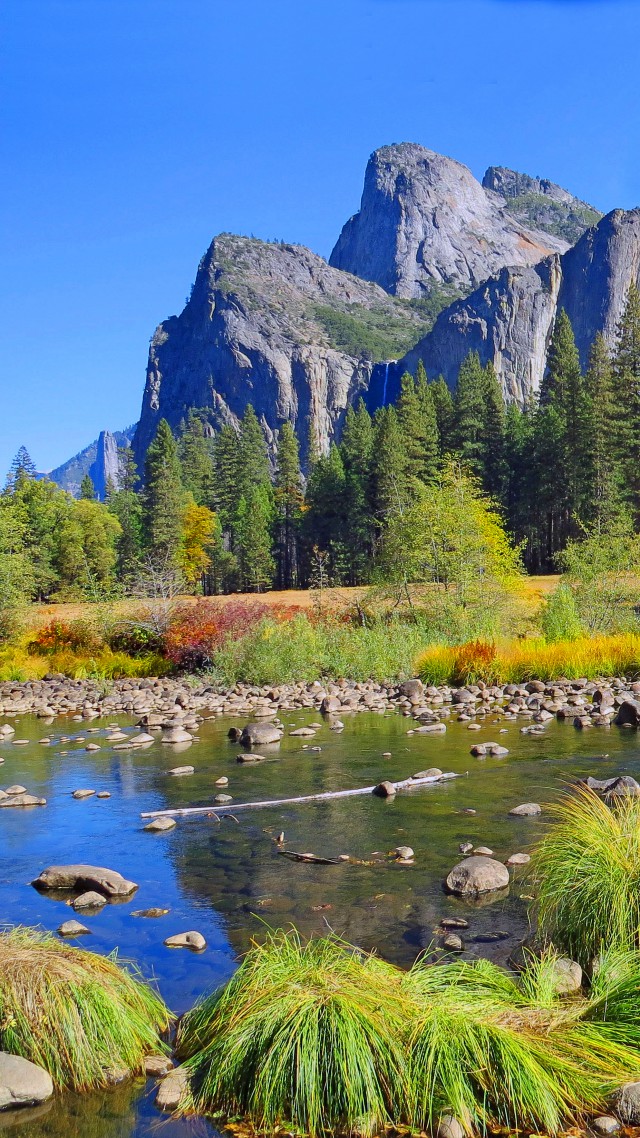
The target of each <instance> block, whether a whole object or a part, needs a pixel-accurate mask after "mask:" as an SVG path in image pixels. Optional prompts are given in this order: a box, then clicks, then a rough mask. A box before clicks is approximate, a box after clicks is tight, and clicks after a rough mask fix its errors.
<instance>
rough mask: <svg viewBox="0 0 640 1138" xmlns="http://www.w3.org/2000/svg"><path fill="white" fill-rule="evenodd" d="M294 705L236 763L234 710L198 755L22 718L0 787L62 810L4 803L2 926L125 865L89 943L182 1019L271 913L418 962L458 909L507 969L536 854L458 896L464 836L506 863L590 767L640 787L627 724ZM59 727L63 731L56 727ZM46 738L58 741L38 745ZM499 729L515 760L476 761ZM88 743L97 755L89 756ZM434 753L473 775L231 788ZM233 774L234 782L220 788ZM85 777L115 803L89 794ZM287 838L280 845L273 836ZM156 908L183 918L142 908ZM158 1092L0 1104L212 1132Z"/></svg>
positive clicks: (633, 736)
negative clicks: (380, 789)
mask: <svg viewBox="0 0 640 1138" xmlns="http://www.w3.org/2000/svg"><path fill="white" fill-rule="evenodd" d="M281 717H282V720H283V722H284V724H285V725H286V733H285V736H284V738H283V740H282V742H281V744H280V745H279V746H277V747H276V748H262V749H260V748H256V750H259V751H261V753H262V754H264V755H265V761H264V762H261V763H259V764H244V763H238V762H237V760H236V756H237V754H238V752H239V751H240V750H241V748H240V747H239V746H238V745H236V744H232V743H231V742H230V741H229V739H228V737H227V733H228V730H229V727H230V726H237V725H238V723H239V720H238V719H229V718H224V717H218V718H215V719H209V720H206V721H205V722H203V723H202V725H201V727H200V729H199V731H198V738H197V740H196V741H194V742H193V743H192V744H190V745H188V746H187V749H186V750H182V749H181V748H177V747H175V746H173V747H172V746H170V745H167V744H163V743H161V742H160V740H159V739H158V741H157V742H153V743H151V744H148V745H146V746H145V747H143V748H140V749H135V750H116V749H114V748H113V745H112V744H110V743H108V742H107V741H106V735H107V734H108V733H109V725H110V724H115V723H117V724H118V726H119V727H120V728H121V729H122V730H123V731H125V732H132V733H134V732H135V727H134V722H135V721H134V719H133V718H127V717H124V716H119V717H113V716H110V717H109V719H108V720H106V719H105V720H101V719H95V720H92V721H91V722H90V723H89V724H85V723H78V722H74V721H72V720H71V719H70V718H68V719H63V718H57V719H56V720H55V721H54V722H53V723H50V724H48V725H46V726H45V725H44V724H43V722H42V720H38V719H36V718H35V717H31V716H22V717H21V718H20V719H19V720H13V721H12V723H13V726H15V728H16V734H15V735H14V736H13V738H14V739H26V740H28V742H27V743H26V744H24V745H16V744H15V743H12V742H10V741H9V742H4V743H3V744H2V745H0V755H2V757H3V758H4V760H5V761H4V763H3V764H2V765H1V766H0V787H6V786H9V785H11V784H16V783H20V784H22V785H24V786H25V787H26V788H27V790H28V791H29V792H30V793H33V794H36V795H40V796H42V797H44V798H46V799H47V805H46V806H44V807H31V808H26V809H19V808H16V809H3V810H1V811H0V858H1V861H0V879H1V884H2V891H1V896H2V921H3V923H7V924H29V925H39V926H41V927H42V928H45V929H50V930H55V929H57V927H58V926H59V925H60V924H61V923H62V922H63V921H65V920H68V919H69V918H70V917H72V916H74V914H73V911H72V910H70V909H69V908H68V907H67V905H66V903H65V901H64V899H52V897H51V896H47V895H46V894H40V893H38V892H36V890H34V889H33V887H32V886H31V884H30V882H31V881H32V880H33V879H34V878H35V877H36V876H37V875H38V873H39V872H40V871H41V870H42V869H44V868H45V867H46V866H48V865H51V864H61V863H73V862H85V863H90V864H93V865H102V866H107V867H109V868H111V869H115V870H118V871H119V872H120V873H122V874H123V875H124V876H125V877H127V878H129V879H131V880H133V881H135V882H137V883H138V886H139V888H138V890H137V891H136V893H135V894H134V895H133V897H131V898H128V899H127V900H126V901H125V902H122V903H110V904H107V905H106V906H105V907H104V908H103V909H102V910H101V911H100V912H98V913H91V914H87V915H84V914H78V917H79V919H80V920H82V923H83V924H86V925H87V926H88V927H89V929H90V930H91V931H90V935H87V936H83V937H82V938H81V939H80V940H78V941H77V942H76V943H78V944H81V945H82V947H83V948H88V949H91V950H94V951H96V952H100V953H108V952H112V951H114V950H117V951H118V955H119V957H120V958H121V959H123V960H131V961H135V963H136V964H137V965H139V967H140V968H141V969H142V971H143V972H144V973H145V975H146V976H148V977H153V978H155V981H156V982H157V985H158V987H159V989H160V992H161V993H162V995H163V997H164V999H165V1000H166V1001H167V1003H168V1004H169V1006H170V1007H171V1008H172V1010H173V1011H175V1012H176V1013H178V1014H180V1013H182V1012H184V1011H185V1010H186V1009H187V1008H189V1007H190V1006H191V1005H192V1004H193V1003H194V1001H195V1000H196V999H197V997H198V996H199V995H201V994H202V993H203V992H204V991H207V990H209V989H211V988H212V987H215V986H216V985H218V984H219V983H221V982H223V981H224V980H226V979H227V978H228V977H229V976H230V975H231V973H232V972H233V970H234V968H235V965H236V961H237V959H238V955H239V954H240V953H241V952H242V951H243V950H245V949H246V948H247V946H248V945H249V943H250V940H251V938H252V937H253V936H258V937H259V936H260V934H261V932H262V931H263V930H264V927H265V925H268V926H271V927H274V928H277V927H283V926H290V925H295V926H296V927H297V928H298V929H300V930H301V931H302V932H303V933H304V934H311V933H316V934H322V933H325V932H327V931H328V930H329V929H331V930H333V931H334V932H336V933H339V934H340V935H342V936H344V937H345V938H346V939H347V940H349V941H352V942H355V943H357V944H359V945H361V946H362V947H364V948H367V949H370V948H375V949H377V950H378V952H379V953H380V954H381V955H382V956H383V957H385V958H386V959H388V960H391V961H393V962H394V963H397V964H400V965H410V964H411V963H412V962H413V961H414V960H415V958H416V956H417V955H418V954H419V953H420V952H422V951H423V950H426V949H430V950H431V951H434V952H436V953H437V952H439V951H441V948H440V944H441V939H442V930H441V929H440V930H439V929H438V923H439V921H440V920H441V919H442V918H443V917H447V916H449V917H450V916H461V917H464V918H465V919H466V920H467V921H468V925H469V927H468V929H465V930H464V931H463V934H462V935H463V939H464V944H465V952H466V953H467V954H468V955H471V956H474V955H480V956H490V957H491V958H492V959H494V960H497V961H498V962H499V963H505V962H506V961H507V959H508V956H509V954H510V952H511V951H512V950H513V949H514V947H515V946H516V945H517V944H518V943H519V942H520V941H521V940H522V938H523V937H524V936H525V935H526V933H527V930H528V917H527V905H528V899H529V897H530V896H531V889H532V884H531V881H530V879H529V878H528V870H527V867H526V866H524V867H520V868H517V869H516V870H514V871H512V882H511V886H510V888H509V890H508V892H507V893H501V894H500V895H492V894H490V895H486V896H484V897H482V898H480V899H479V901H477V902H472V901H464V900H461V899H457V898H454V897H452V896H449V895H447V894H446V893H445V892H444V890H443V881H444V878H445V877H446V875H447V873H448V872H449V870H450V869H451V868H452V866H453V865H455V864H456V862H458V861H460V860H461V854H460V852H459V845H460V844H461V843H465V842H470V843H473V845H474V846H487V847H489V848H490V849H491V850H492V851H494V854H495V857H496V858H498V859H499V860H501V861H505V860H506V859H507V858H508V857H509V856H510V855H511V854H513V853H519V852H524V853H526V852H527V851H529V850H530V848H531V846H532V845H533V844H534V842H535V841H536V840H537V838H539V836H540V835H541V833H542V832H543V831H544V827H545V825H547V824H548V821H547V820H546V818H545V812H544V809H543V812H542V813H541V814H540V815H538V816H534V817H513V816H510V815H509V810H510V809H511V808H512V807H514V806H517V805H519V804H520V803H523V802H538V803H541V804H542V805H543V807H544V804H545V803H548V802H550V801H552V800H553V799H554V798H555V797H557V796H558V794H559V793H561V792H562V789H563V787H565V786H566V785H567V783H569V782H573V781H575V780H576V779H577V778H580V777H583V776H586V775H587V774H595V775H597V776H598V777H601V778H605V777H609V776H612V775H615V774H623V773H624V774H631V775H633V776H635V777H636V778H638V780H639V781H640V747H639V744H638V736H637V733H636V732H635V731H630V730H622V729H618V728H615V727H613V728H610V729H607V728H594V729H591V730H583V731H579V730H576V729H575V728H574V727H573V725H572V724H571V722H570V721H565V722H564V723H562V722H556V721H555V720H553V721H552V722H550V724H549V725H548V726H547V727H546V729H545V732H544V734H542V735H524V734H522V733H521V730H520V728H521V727H522V726H523V724H524V723H525V722H527V721H525V720H520V721H505V720H503V719H500V718H496V717H494V716H493V715H490V716H488V717H487V719H485V720H483V721H482V727H481V730H476V731H470V730H468V724H467V723H459V722H456V721H455V720H454V721H452V722H450V723H449V724H448V726H447V730H446V733H444V734H441V735H409V734H407V732H408V730H410V728H411V726H412V722H411V720H408V719H407V718H404V717H403V716H402V715H401V714H399V713H398V712H397V711H391V712H388V713H386V714H384V715H381V714H376V713H371V714H368V713H359V714H357V715H356V714H354V715H349V714H348V713H344V714H342V716H341V718H342V720H343V722H344V724H345V726H344V730H343V731H342V732H335V731H332V730H330V725H329V723H328V722H327V721H321V720H320V718H319V717H318V716H317V713H315V712H313V711H311V712H310V711H309V710H308V709H307V710H306V711H295V712H283V713H282V716H281ZM312 722H313V723H319V722H322V725H321V726H320V727H319V728H318V729H317V731H316V734H315V735H314V736H312V737H310V738H308V739H305V738H302V739H301V738H300V737H292V736H291V735H290V734H288V732H290V731H292V730H294V729H295V728H298V727H300V726H306V725H309V724H310V723H312ZM62 733H64V734H65V735H66V736H67V737H68V741H66V742H61V741H60V735H61V734H62ZM45 737H46V738H49V739H50V740H51V741H50V742H49V743H42V742H40V741H39V740H41V739H43V738H45ZM485 740H492V741H496V742H498V743H499V744H500V745H501V746H504V747H506V748H508V751H509V754H508V756H506V757H504V758H501V759H497V758H482V759H478V758H473V757H472V756H471V754H470V749H471V747H472V746H473V745H474V744H477V743H480V742H483V741H485ZM88 743H95V744H97V745H98V746H99V747H100V749H99V750H96V751H86V750H85V748H86V746H87V744H88ZM312 748H320V750H315V749H312ZM63 752H66V753H63ZM605 755H606V756H608V757H604V756H605ZM178 764H190V765H193V767H194V768H195V773H194V774H192V775H188V776H184V777H176V776H172V775H170V774H168V771H169V769H170V768H172V767H175V766H177V765H178ZM432 766H437V767H439V768H441V769H442V770H443V771H452V772H454V773H455V774H457V775H459V776H460V777H458V778H455V779H452V780H451V781H448V782H444V783H439V784H435V785H432V786H428V787H423V788H420V789H414V790H412V791H408V792H402V793H400V794H398V795H397V796H396V797H395V798H393V799H390V800H384V799H380V798H376V797H374V796H365V797H356V798H346V799H333V800H328V801H327V800H325V801H320V802H310V803H307V804H300V805H290V806H280V807H272V808H265V809H260V810H249V811H246V812H245V811H239V812H238V813H237V815H233V809H234V802H235V803H240V802H247V801H260V800H263V799H274V798H285V797H290V796H297V795H305V794H317V793H322V792H326V791H336V790H342V789H348V788H352V787H358V786H368V785H371V784H373V783H377V782H379V781H380V780H382V779H389V780H392V781H397V780H401V779H404V778H407V777H408V776H410V775H411V774H413V773H416V772H417V771H421V770H424V769H425V768H428V767H432ZM222 776H225V777H227V778H228V780H229V785H228V787H224V788H221V787H216V786H215V781H216V779H218V778H220V777H222ZM83 788H85V789H92V790H95V791H107V792H109V794H110V797H109V798H97V797H96V796H95V795H94V796H92V797H89V798H85V799H81V800H78V799H74V798H73V797H72V794H73V792H74V791H75V790H79V789H83ZM221 789H223V790H224V791H225V792H228V793H229V794H230V795H231V796H232V799H233V801H232V802H230V803H229V805H228V811H229V815H231V816H228V817H223V818H221V819H219V820H218V819H216V818H215V817H212V816H208V815H207V814H200V815H195V816H192V817H181V818H179V819H178V824H177V825H176V827H175V828H174V829H173V830H170V831H167V832H166V833H161V834H152V833H147V832H145V831H144V829H143V826H144V824H145V823H144V821H143V820H142V819H141V817H140V814H141V812H143V811H154V810H165V809H176V808H181V807H186V806H198V805H206V804H209V803H211V802H212V800H213V796H214V795H215V794H216V793H219V792H220V790H221ZM467 811H475V813H468V812H467ZM281 832H284V844H283V845H281V844H278V842H277V838H278V837H279V835H280V834H281ZM398 846H411V848H412V849H413V851H414V859H413V861H412V862H411V863H410V864H399V863H398V862H397V860H396V859H395V857H394V853H393V851H394V850H395V849H396V847H398ZM282 849H284V850H288V851H295V852H305V853H307V852H310V853H313V854H315V855H317V856H320V857H323V858H327V859H334V858H338V857H339V856H340V855H348V858H349V860H343V861H341V862H339V863H338V864H330V865H322V864H309V863H302V862H297V861H293V860H291V859H289V858H287V857H283V856H282V855H281V852H280V851H281V850H282ZM152 907H157V908H163V909H168V910H169V912H168V913H167V914H166V915H165V916H162V917H159V918H148V917H141V916H136V915H134V914H135V913H136V912H138V911H139V910H145V909H148V908H152ZM188 930H197V931H198V932H200V933H202V934H203V935H204V937H205V938H206V941H207V947H206V949H205V950H204V951H203V952H201V953H192V952H190V951H188V950H183V949H178V950H176V949H169V948H166V947H165V946H164V944H163V941H164V939H165V938H166V937H168V936H171V935H172V934H174V933H181V932H186V931H188ZM154 1093H155V1092H154V1086H153V1082H152V1081H151V1080H149V1081H148V1082H147V1083H146V1084H145V1083H144V1082H143V1081H139V1082H138V1083H135V1084H131V1083H128V1084H125V1085H121V1086H119V1087H116V1088H114V1089H113V1090H111V1091H108V1092H104V1093H101V1094H99V1095H92V1096H84V1097H78V1096H74V1095H65V1096H58V1097H56V1098H55V1099H54V1100H53V1102H52V1103H50V1104H46V1105H45V1106H44V1107H42V1108H39V1111H38V1112H30V1113H27V1112H24V1113H23V1114H21V1115H20V1116H19V1121H18V1122H15V1121H14V1120H15V1118H16V1117H17V1116H14V1118H13V1119H9V1118H8V1117H7V1116H4V1117H3V1115H2V1114H0V1130H5V1131H6V1132H7V1133H8V1134H10V1135H14V1134H15V1135H16V1136H17V1135H18V1134H20V1135H21V1136H24V1138H44V1135H47V1136H50V1138H73V1136H75V1135H78V1138H80V1136H82V1138H133V1136H136V1138H137V1136H140V1135H147V1134H150V1133H151V1132H152V1130H155V1128H156V1126H157V1125H158V1124H161V1125H162V1134H163V1135H164V1136H165V1138H186V1136H187V1135H203V1136H204V1135H211V1134H214V1133H215V1131H214V1129H213V1128H212V1127H211V1126H210V1125H209V1124H208V1123H204V1122H202V1121H200V1120H194V1121H192V1122H191V1121H180V1122H174V1121H166V1120H164V1119H163V1117H162V1116H161V1115H159V1114H158V1112H157V1111H156V1110H155V1108H154V1106H153V1097H154Z"/></svg>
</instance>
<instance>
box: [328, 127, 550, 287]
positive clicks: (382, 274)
mask: <svg viewBox="0 0 640 1138" xmlns="http://www.w3.org/2000/svg"><path fill="white" fill-rule="evenodd" d="M568 246H569V242H568V241H566V240H565V239H564V238H563V237H561V236H557V235H555V234H549V233H548V232H544V231H542V230H541V229H536V228H532V227H531V225H529V224H527V223H526V222H523V220H522V219H521V218H519V217H518V216H516V214H515V213H514V212H513V211H510V210H509V209H508V208H507V203H506V201H505V199H504V198H502V197H501V196H500V195H498V194H496V193H494V192H490V191H487V189H485V188H484V187H483V186H482V185H481V184H480V182H478V181H477V179H476V178H474V176H473V174H472V173H471V171H470V170H469V169H468V168H467V167H466V166H463V165H462V163H461V162H457V161H455V159H453V158H447V157H445V156H444V155H442V154H437V153H436V152H435V151H433V150H428V149H427V148H426V147H424V146H420V145H418V144H417V143H409V142H402V143H397V144H394V145H391V146H383V147H381V148H380V149H379V150H376V151H374V153H373V154H372V155H371V157H370V158H369V162H368V164H367V169H366V172H365V178H364V189H363V192H362V201H361V205H360V210H359V212H358V213H356V214H355V215H354V216H353V217H352V218H350V219H349V221H348V222H347V223H346V225H345V226H344V228H343V230H342V233H341V234H340V237H339V238H338V241H337V242H336V245H335V248H334V250H333V252H332V254H331V257H330V259H329V264H330V265H333V266H334V267H335V268H338V269H343V270H345V271H346V272H350V273H355V274H356V275H357V276H360V277H363V278H364V279H365V280H371V281H376V282H377V283H378V284H379V285H381V286H382V287H383V288H384V289H386V291H387V292H390V293H392V294H393V295H395V296H401V297H406V298H411V297H413V298H420V297H424V296H428V295H429V294H430V293H432V292H433V291H434V290H437V289H442V288H446V289H450V290H451V289H454V290H457V291H458V293H468V292H470V291H471V290H472V289H473V288H475V287H477V285H479V284H480V283H481V282H482V281H483V280H486V279H487V277H489V276H491V275H492V274H493V273H496V272H499V271H500V269H502V268H503V267H505V266H506V265H513V266H522V265H533V264H535V263H536V262H537V261H539V260H541V259H542V258H543V257H545V256H547V255H548V254H549V253H554V252H559V253H563V252H564V251H565V250H566V249H567V248H568Z"/></svg>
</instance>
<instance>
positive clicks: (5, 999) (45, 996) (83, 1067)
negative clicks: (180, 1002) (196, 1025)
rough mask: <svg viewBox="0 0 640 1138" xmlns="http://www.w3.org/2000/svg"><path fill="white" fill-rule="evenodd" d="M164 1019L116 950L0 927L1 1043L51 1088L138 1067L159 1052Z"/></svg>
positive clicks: (86, 1083) (96, 1083) (98, 1080)
mask: <svg viewBox="0 0 640 1138" xmlns="http://www.w3.org/2000/svg"><path fill="white" fill-rule="evenodd" d="M171 1018H172V1017H171V1015H170V1013H169V1012H168V1010H167V1008H166V1007H165V1005H164V1004H163V1002H162V1000H161V999H160V997H159V996H158V995H157V994H156V993H155V992H154V991H153V989H152V988H151V987H150V986H149V985H148V984H146V983H145V982H144V981H143V980H142V978H141V977H140V975H139V974H138V973H137V972H135V971H134V970H132V969H129V970H127V969H125V968H123V967H121V966H120V965H119V964H118V963H117V962H116V959H115V956H107V957H104V956H98V955H96V954H95V953H93V952H86V951H84V950H82V949H79V948H74V947H71V946H70V945H67V944H63V943H61V942H60V941H59V940H57V939H56V938H55V937H54V936H52V935H50V934H49V933H41V932H38V931H36V930H34V929H27V928H14V929H10V930H8V931H5V932H2V933H0V1050H2V1051H8V1052H9V1053H10V1054H12V1055H21V1056H23V1057H24V1058H25V1059H29V1060H31V1062H33V1063H36V1064H37V1065H38V1066H40V1067H44V1069H45V1070H46V1071H48V1072H49V1074H50V1075H51V1078H52V1079H53V1082H54V1085H55V1086H56V1087H58V1088H61V1089H72V1090H76V1091H86V1090H93V1089H96V1088H98V1087H103V1086H107V1085H108V1083H109V1071H114V1070H120V1071H122V1070H123V1069H124V1070H127V1071H131V1072H132V1073H134V1074H136V1073H139V1072H140V1071H141V1070H142V1068H143V1060H144V1057H145V1055H148V1054H150V1053H152V1052H155V1053H158V1052H164V1051H166V1048H165V1046H164V1045H163V1043H162V1041H161V1038H160V1035H161V1033H162V1032H164V1031H165V1030H166V1029H167V1028H168V1026H169V1023H170V1021H171Z"/></svg>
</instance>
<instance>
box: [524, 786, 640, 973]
mask: <svg viewBox="0 0 640 1138" xmlns="http://www.w3.org/2000/svg"><path fill="white" fill-rule="evenodd" d="M549 815H550V816H551V819H552V820H553V822H554V823H555V824H554V825H553V826H552V827H551V828H550V830H549V833H548V834H547V835H546V837H545V838H544V839H543V840H542V842H541V843H540V845H539V846H538V849H537V851H536V853H535V859H534V863H533V865H534V869H535V872H536V875H537V876H538V877H539V887H538V902H537V907H538V914H537V915H538V925H539V930H540V933H541V934H542V935H543V936H544V937H546V938H548V939H549V940H551V941H553V943H554V944H555V945H557V946H558V948H562V949H563V950H564V951H566V952H567V953H568V954H569V955H570V956H571V957H573V959H574V960H577V961H578V962H579V963H580V964H581V965H582V966H583V968H586V967H588V966H589V965H590V964H591V962H592V961H593V960H594V958H596V957H597V956H598V955H599V954H600V953H601V952H602V951H603V950H604V949H605V948H618V949H624V950H628V949H632V948H637V947H638V945H639V943H640V799H638V798H634V797H633V796H628V797H624V798H619V799H617V801H616V803H615V805H612V806H608V805H607V803H606V802H604V801H603V800H602V799H601V798H599V797H598V795H597V794H595V793H594V792H593V791H592V790H589V789H587V788H586V787H585V788H579V789H578V790H574V791H572V793H571V794H568V795H566V796H565V797H564V798H563V799H561V800H560V801H559V802H558V803H556V804H554V805H552V806H550V807H549Z"/></svg>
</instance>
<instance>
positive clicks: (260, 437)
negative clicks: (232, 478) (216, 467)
mask: <svg viewBox="0 0 640 1138" xmlns="http://www.w3.org/2000/svg"><path fill="white" fill-rule="evenodd" d="M237 481H238V487H237V488H238V497H239V498H241V497H243V496H244V497H247V496H248V491H249V490H250V488H251V487H252V486H268V487H270V486H271V468H270V466H269V452H268V450H267V443H266V439H265V437H264V431H263V430H262V427H261V426H260V423H259V421H258V418H257V416H256V413H255V411H254V409H253V407H252V406H251V404H250V403H248V404H247V406H246V409H245V412H244V415H243V416H242V423H241V424H240V436H239V439H238V466H237Z"/></svg>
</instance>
